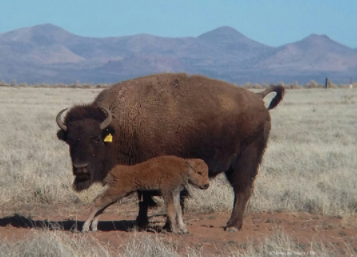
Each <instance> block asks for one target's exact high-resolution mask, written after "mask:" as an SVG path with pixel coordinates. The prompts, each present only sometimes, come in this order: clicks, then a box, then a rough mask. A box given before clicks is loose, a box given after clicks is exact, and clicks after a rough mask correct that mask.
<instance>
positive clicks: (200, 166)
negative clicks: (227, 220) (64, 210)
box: [82, 156, 209, 233]
mask: <svg viewBox="0 0 357 257" xmlns="http://www.w3.org/2000/svg"><path fill="white" fill-rule="evenodd" d="M103 183H104V184H106V185H108V186H109V187H108V189H107V190H106V191H105V192H104V193H103V194H102V195H100V196H98V197H97V198H96V200H95V201H94V205H93V207H92V208H91V211H90V214H89V217H88V219H87V220H86V222H85V223H84V225H83V228H82V232H87V231H88V230H89V225H90V222H91V221H92V220H93V219H94V220H93V222H92V231H97V225H98V219H99V215H100V214H101V213H102V212H103V211H104V209H106V208H107V207H108V206H110V205H112V204H113V203H115V202H116V201H118V200H119V199H121V198H123V197H125V196H127V195H129V194H131V193H133V192H135V191H137V190H142V191H150V190H159V191H160V192H161V194H162V196H163V198H164V202H165V205H166V208H167V215H168V218H169V222H170V225H171V230H172V232H173V233H178V232H179V230H178V228H177V225H178V227H179V229H180V230H181V231H182V232H183V233H187V229H186V225H185V224H184V222H183V220H182V209H181V206H180V191H181V190H182V189H184V187H185V186H187V184H188V183H190V184H192V185H194V186H196V187H198V188H200V189H207V188H208V187H209V179H208V166H207V164H206V163H205V162H204V161H203V160H201V159H182V158H179V157H176V156H160V157H156V158H153V159H150V160H148V161H146V162H143V163H140V164H137V165H133V166H126V165H116V166H115V167H114V168H113V169H112V170H110V171H109V173H108V175H107V176H106V178H105V179H104V181H103Z"/></svg>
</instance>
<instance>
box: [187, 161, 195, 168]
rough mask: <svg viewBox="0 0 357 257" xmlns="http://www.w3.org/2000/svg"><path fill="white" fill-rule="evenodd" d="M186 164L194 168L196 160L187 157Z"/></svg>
mask: <svg viewBox="0 0 357 257" xmlns="http://www.w3.org/2000/svg"><path fill="white" fill-rule="evenodd" d="M185 165H186V167H187V168H193V167H195V162H194V161H193V160H191V159H185Z"/></svg>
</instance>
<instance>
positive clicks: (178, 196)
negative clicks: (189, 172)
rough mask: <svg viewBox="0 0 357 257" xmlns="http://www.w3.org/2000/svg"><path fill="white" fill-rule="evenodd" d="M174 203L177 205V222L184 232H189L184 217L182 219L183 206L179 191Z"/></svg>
mask: <svg viewBox="0 0 357 257" xmlns="http://www.w3.org/2000/svg"><path fill="white" fill-rule="evenodd" d="M174 205H175V211H176V219H177V220H176V221H177V224H178V226H179V228H180V229H181V231H182V232H183V233H184V234H187V233H188V231H187V228H186V225H185V223H184V222H183V219H182V207H181V205H180V194H179V193H177V194H176V195H175V196H174Z"/></svg>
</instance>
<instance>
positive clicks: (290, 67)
mask: <svg viewBox="0 0 357 257" xmlns="http://www.w3.org/2000/svg"><path fill="white" fill-rule="evenodd" d="M160 72H187V73H191V74H194V73H198V74H203V75H206V76H210V77H213V78H218V79H222V80H226V81H229V82H232V83H238V84H243V83H246V82H252V83H255V82H258V83H262V82H267V83H276V82H280V81H284V82H285V83H290V82H294V81H296V80H297V81H299V83H301V84H303V83H306V82H308V81H310V80H312V79H314V80H316V81H318V82H320V83H323V81H324V79H325V77H329V78H330V79H331V80H332V81H333V82H335V83H349V80H350V77H357V49H352V48H349V47H347V46H344V45H342V44H340V43H338V42H335V41H333V40H331V39H330V38H329V37H327V36H324V35H321V36H320V35H315V34H313V35H310V36H308V37H307V38H305V39H303V40H301V41H298V42H295V43H291V44H287V45H283V46H280V47H271V46H267V45H264V44H262V43H259V42H256V41H254V40H251V39H249V38H247V37H246V36H244V35H243V34H241V33H239V32H238V31H236V30H235V29H233V28H231V27H227V26H225V27H220V28H217V29H214V30H212V31H209V32H206V33H203V34H202V35H200V36H198V37H183V38H165V37H158V36H153V35H148V34H140V35H133V36H124V37H110V38H90V37H81V36H78V35H74V34H72V33H70V32H68V31H66V30H63V29H62V28H60V27H57V26H54V25H51V24H44V25H37V26H33V27H29V28H23V29H18V30H14V31H10V32H7V33H3V34H0V80H5V81H7V82H10V81H12V80H13V79H16V80H17V82H27V83H42V82H45V83H61V82H62V83H74V82H76V81H77V80H79V81H81V82H83V83H84V82H86V83H87V82H88V83H100V82H106V83H113V82H118V81H121V80H125V79H130V78H134V77H138V76H143V75H147V74H152V73H160ZM355 80H357V78H356V79H355Z"/></svg>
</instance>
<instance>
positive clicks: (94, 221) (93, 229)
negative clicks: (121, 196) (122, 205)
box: [91, 201, 116, 232]
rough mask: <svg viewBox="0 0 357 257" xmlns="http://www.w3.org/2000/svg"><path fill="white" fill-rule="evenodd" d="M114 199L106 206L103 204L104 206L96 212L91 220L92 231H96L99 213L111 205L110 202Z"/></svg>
mask: <svg viewBox="0 0 357 257" xmlns="http://www.w3.org/2000/svg"><path fill="white" fill-rule="evenodd" d="M115 202H116V201H114V202H112V203H110V204H108V205H107V206H105V207H104V208H102V209H101V210H99V211H98V212H97V213H96V214H95V217H94V219H93V221H92V226H91V227H92V231H93V232H97V231H98V222H99V215H101V214H102V213H103V212H104V210H105V209H107V208H108V207H109V206H111V205H112V204H114V203H115Z"/></svg>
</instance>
